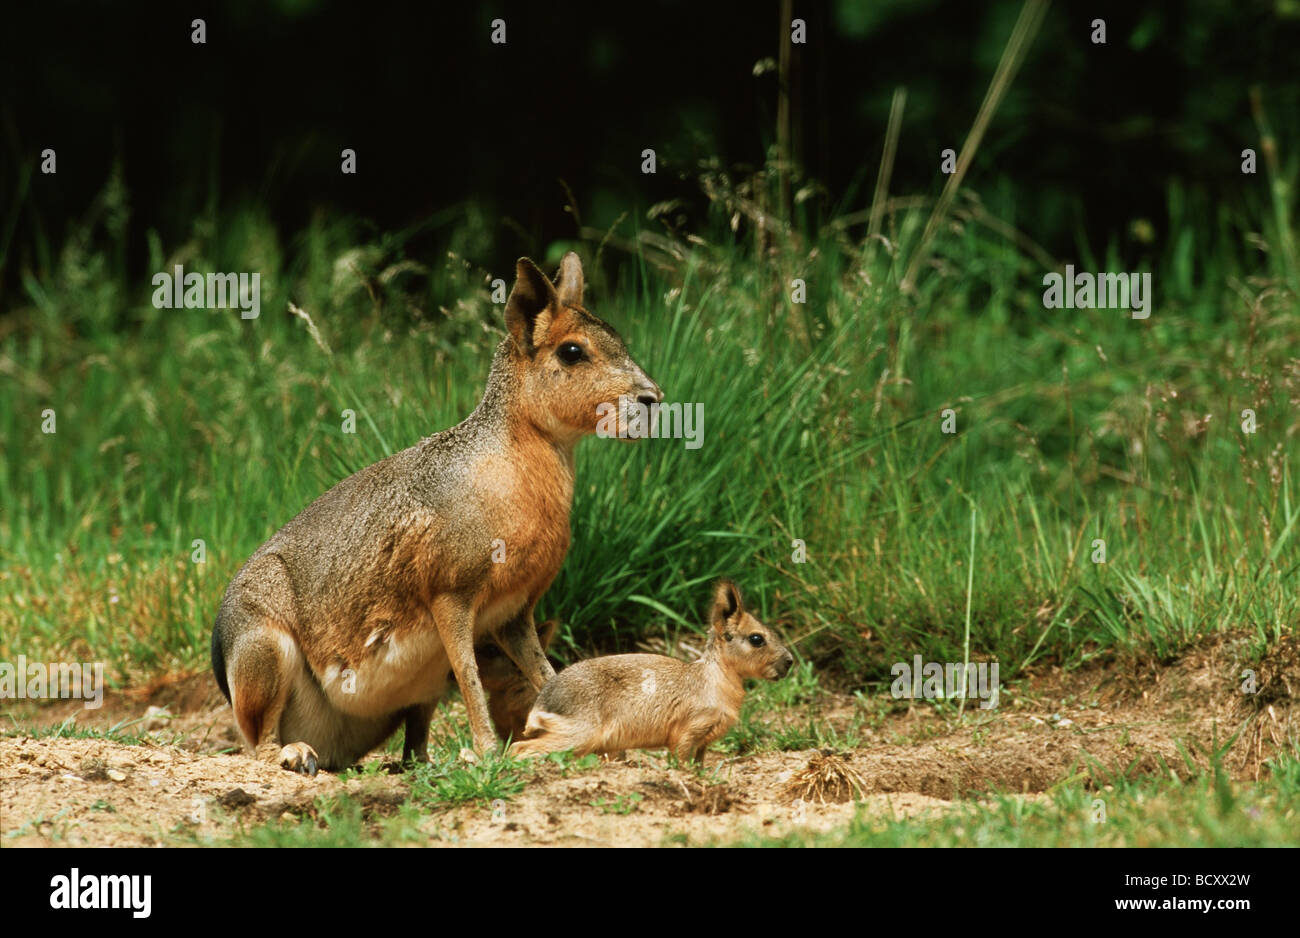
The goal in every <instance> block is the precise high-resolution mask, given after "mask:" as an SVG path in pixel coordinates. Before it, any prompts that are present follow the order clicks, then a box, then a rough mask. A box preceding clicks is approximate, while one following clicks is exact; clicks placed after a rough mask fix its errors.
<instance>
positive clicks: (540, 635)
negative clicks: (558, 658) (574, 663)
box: [537, 619, 560, 651]
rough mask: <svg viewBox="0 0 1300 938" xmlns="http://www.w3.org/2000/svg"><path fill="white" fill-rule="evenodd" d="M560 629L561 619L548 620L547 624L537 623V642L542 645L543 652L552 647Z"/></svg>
mask: <svg viewBox="0 0 1300 938" xmlns="http://www.w3.org/2000/svg"><path fill="white" fill-rule="evenodd" d="M559 629H560V620H559V619H547V620H546V621H545V622H539V623H537V640H538V641H539V642H541V643H542V651H546V649H548V648H550V647H551V642H552V641H553V640H554V639H555V633H556V632H558V631H559Z"/></svg>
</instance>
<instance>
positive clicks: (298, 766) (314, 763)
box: [280, 743, 320, 775]
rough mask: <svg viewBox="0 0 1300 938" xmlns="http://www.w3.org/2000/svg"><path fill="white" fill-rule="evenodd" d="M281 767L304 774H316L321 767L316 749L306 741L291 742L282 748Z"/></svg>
mask: <svg viewBox="0 0 1300 938" xmlns="http://www.w3.org/2000/svg"><path fill="white" fill-rule="evenodd" d="M280 767H281V768H283V769H288V770H289V771H291V772H301V773H303V774H304V775H315V774H316V772H317V770H318V769H319V768H320V760H319V759H318V758H317V756H316V750H315V749H312V748H311V746H308V745H307V744H306V743H290V744H289V745H287V746H285V747H284V748H283V749H281V750H280Z"/></svg>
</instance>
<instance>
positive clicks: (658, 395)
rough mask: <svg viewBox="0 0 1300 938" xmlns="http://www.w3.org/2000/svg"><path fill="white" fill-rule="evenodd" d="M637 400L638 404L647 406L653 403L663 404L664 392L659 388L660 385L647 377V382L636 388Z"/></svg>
mask: <svg viewBox="0 0 1300 938" xmlns="http://www.w3.org/2000/svg"><path fill="white" fill-rule="evenodd" d="M636 400H637V403H638V404H644V405H645V406H646V407H649V406H650V405H651V404H662V403H663V400H664V392H663V391H661V390H660V389H659V385H657V384H655V383H654V382H653V381H651V380H650V379H649V378H646V380H645V382H644V383H642V385H641V386H640V387H638V388H637V389H636Z"/></svg>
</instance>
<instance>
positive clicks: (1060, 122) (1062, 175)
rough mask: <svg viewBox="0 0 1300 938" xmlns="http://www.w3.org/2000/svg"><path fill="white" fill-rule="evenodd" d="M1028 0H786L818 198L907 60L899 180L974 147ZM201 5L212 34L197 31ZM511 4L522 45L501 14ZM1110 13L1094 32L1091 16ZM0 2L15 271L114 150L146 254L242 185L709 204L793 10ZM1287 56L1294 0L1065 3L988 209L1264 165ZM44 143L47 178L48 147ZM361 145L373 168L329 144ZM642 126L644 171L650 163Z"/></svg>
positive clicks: (861, 139) (544, 229)
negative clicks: (709, 189)
mask: <svg viewBox="0 0 1300 938" xmlns="http://www.w3.org/2000/svg"><path fill="white" fill-rule="evenodd" d="M1019 9H1020V2H1019V0H1007V2H991V3H971V2H968V0H928V2H927V0H919V2H883V0H878V2H850V0H837V2H836V0H816V2H812V0H796V2H795V4H794V14H795V16H798V17H802V18H804V19H805V20H806V21H807V23H808V37H809V38H808V44H807V45H806V46H803V47H795V61H794V64H795V73H794V88H793V93H794V96H795V122H796V134H797V142H798V156H799V158H800V160H801V163H802V165H803V166H804V167H805V168H806V171H807V173H808V174H809V175H810V176H811V177H813V178H815V179H817V180H819V181H820V182H821V183H823V184H824V186H825V191H826V197H825V198H823V199H814V200H812V202H810V203H808V207H809V211H810V213H811V220H812V221H814V222H815V221H816V220H818V219H819V218H824V217H826V216H828V215H829V214H832V213H836V212H841V211H850V210H861V209H864V208H865V207H866V206H867V204H868V201H869V198H870V192H871V186H872V183H873V181H874V177H875V172H876V167H877V164H878V161H879V156H880V148H881V142H882V139H883V136H884V128H885V123H886V119H887V115H888V110H889V101H890V95H891V92H892V89H893V88H894V87H895V86H897V85H903V86H906V88H907V90H908V95H909V97H908V106H907V111H906V117H905V120H904V123H903V128H902V138H901V144H900V149H899V155H898V164H897V168H896V170H895V176H894V183H893V186H892V187H891V188H892V191H893V192H895V193H897V192H920V193H930V194H932V193H935V192H937V191H938V188H939V186H940V185H941V183H942V178H941V177H940V175H939V173H938V163H939V151H940V150H942V149H943V148H944V147H948V146H951V147H953V148H954V149H960V146H961V142H962V140H963V139H964V137H965V134H966V131H967V129H968V128H969V125H970V122H971V120H972V119H973V117H974V115H975V112H976V110H977V109H978V107H979V103H980V101H981V99H982V97H983V95H984V92H985V89H986V87H987V84H988V81H989V78H990V76H991V75H992V73H993V70H994V68H995V66H996V63H997V60H998V57H999V55H1000V53H1001V51H1002V48H1003V45H1004V43H1005V41H1006V38H1007V36H1008V35H1009V33H1010V30H1011V26H1012V23H1013V22H1014V21H1015V18H1016V15H1017V13H1018V11H1019ZM196 16H202V17H204V18H205V19H206V21H207V28H208V41H207V44H206V45H201V46H200V45H193V44H191V42H190V21H191V20H192V19H193V18H194V17H196ZM497 16H501V17H503V18H504V19H505V20H506V21H507V24H508V25H507V29H508V42H507V44H506V45H505V46H498V45H493V44H491V43H490V42H489V32H490V27H489V23H490V22H491V20H492V19H494V18H495V17H497ZM1094 17H1102V18H1105V19H1106V21H1107V27H1108V39H1109V42H1108V44H1107V45H1105V46H1097V45H1092V44H1091V43H1090V42H1089V41H1088V34H1089V32H1090V26H1089V24H1090V22H1091V20H1092V19H1093V18H1094ZM5 19H6V25H5V36H4V39H3V54H2V55H0V69H2V70H3V82H4V99H3V105H2V108H0V157H2V158H3V163H4V165H3V174H2V175H0V183H2V186H3V187H2V188H0V199H2V200H3V203H2V204H0V224H3V225H4V228H3V229H2V230H0V238H3V240H2V241H0V245H3V246H4V250H3V260H2V261H0V298H3V297H4V296H5V295H6V294H8V293H9V292H10V291H12V290H14V289H16V288H18V287H19V286H20V284H19V278H18V276H17V274H18V271H20V270H23V269H33V268H34V269H35V272H36V273H37V274H38V275H39V274H40V272H41V271H40V267H41V266H42V264H43V263H47V262H48V256H50V255H51V254H53V253H55V252H57V248H58V245H59V244H60V242H61V240H62V239H63V237H64V236H65V233H66V230H67V228H68V226H69V224H70V220H71V219H75V218H76V217H77V216H79V215H80V214H81V213H84V212H85V211H86V208H87V206H88V205H89V204H90V203H91V201H92V200H93V198H94V196H95V194H96V193H97V192H99V191H100V190H101V189H102V187H103V186H104V184H105V182H106V180H107V179H108V178H109V175H110V172H111V169H112V167H113V165H114V163H115V161H120V165H121V169H122V172H123V179H124V182H125V185H126V190H127V193H128V196H129V201H130V215H129V220H128V221H127V225H128V226H129V228H128V232H127V234H128V237H127V239H126V240H127V244H128V245H129V247H128V252H129V256H128V257H127V259H126V263H127V264H128V266H129V267H130V269H132V270H135V269H136V268H140V272H141V273H143V266H144V263H145V260H146V255H145V238H144V233H145V232H146V231H147V230H149V229H155V230H156V231H157V232H158V234H159V235H160V236H161V239H162V243H164V244H173V243H175V242H176V241H177V240H179V239H183V238H185V237H186V236H187V234H188V233H189V232H190V230H191V228H192V226H193V224H194V220H195V218H196V216H198V215H199V214H200V213H203V212H204V211H209V212H212V211H213V210H215V214H216V215H218V216H219V215H220V211H221V210H222V209H225V208H233V207H234V206H237V205H239V204H241V203H245V204H246V203H247V202H249V201H253V202H256V203H257V204H259V205H261V206H262V207H263V208H264V209H265V211H266V212H268V213H269V214H270V216H271V218H272V219H273V220H274V221H275V222H276V223H277V225H278V226H279V228H280V230H281V231H282V232H285V233H289V234H291V233H293V232H295V231H297V230H299V229H300V228H301V227H302V226H303V225H304V223H305V222H306V221H307V219H308V218H309V217H310V216H311V215H312V213H313V212H317V211H320V210H328V211H335V212H342V213H349V214H355V215H357V216H360V217H363V218H366V219H370V220H372V221H373V222H374V223H375V224H376V225H377V226H378V227H379V228H380V229H384V230H388V229H394V228H400V227H404V226H407V225H411V224H413V223H416V222H420V221H422V220H426V219H428V218H429V217H430V216H433V215H435V214H438V213H442V216H441V217H442V222H443V225H444V228H445V226H447V225H454V223H455V221H456V219H457V218H458V217H459V216H460V215H462V214H463V213H464V211H465V210H466V206H467V205H470V204H473V205H474V206H476V207H477V209H478V210H480V211H482V212H484V213H487V215H488V217H490V218H491V219H493V220H494V223H497V224H499V225H500V227H499V229H498V231H497V234H498V235H499V237H497V238H496V239H495V244H494V246H493V248H492V250H493V251H494V252H495V253H496V254H497V255H498V256H495V257H490V258H481V259H479V260H480V261H481V262H483V263H493V264H500V263H503V262H505V261H507V260H508V259H509V258H511V257H513V256H515V255H517V254H518V253H520V251H521V250H529V249H532V248H534V247H535V246H536V243H537V242H538V240H541V241H543V242H544V241H545V240H549V239H554V238H563V237H571V236H572V235H573V233H574V222H573V220H572V218H571V216H570V215H568V214H567V213H566V212H565V210H564V205H565V202H566V200H567V197H566V194H565V191H564V188H563V186H562V184H561V182H560V180H564V181H565V182H567V183H568V185H569V186H570V187H571V189H572V191H573V193H574V196H575V198H576V201H577V205H578V208H579V210H580V212H581V213H582V215H583V221H584V223H585V224H588V225H595V226H606V225H609V224H611V223H613V221H614V220H615V219H616V218H617V217H618V216H619V215H620V214H621V213H622V212H624V211H628V212H630V216H629V217H631V218H633V219H636V220H638V221H639V222H640V223H641V224H645V216H644V210H645V209H646V208H647V207H648V206H649V205H651V204H652V203H654V202H657V201H660V200H663V199H667V198H671V197H681V198H683V199H684V200H686V211H687V213H688V215H689V214H690V213H691V212H692V211H694V212H695V213H697V214H698V213H699V212H701V211H702V210H703V205H704V199H703V197H702V196H701V194H700V191H699V187H698V185H697V183H696V182H695V173H696V172H697V170H698V162H699V161H700V160H701V159H705V158H709V157H716V158H718V159H720V160H721V162H722V164H723V165H724V166H736V165H737V164H747V165H750V166H753V165H758V164H761V163H762V161H763V159H764V155H765V153H766V152H767V150H768V148H769V147H770V146H771V144H772V142H773V137H774V128H775V115H776V99H777V77H776V73H775V70H769V71H768V72H767V73H766V74H763V75H760V76H757V77H756V76H755V75H754V65H755V63H756V62H758V61H759V60H761V59H763V58H766V57H773V58H774V57H775V56H776V55H777V53H778V42H779V37H780V32H779V31H780V30H781V29H783V28H784V27H782V26H781V24H780V23H779V22H778V20H779V4H778V3H775V2H764V3H705V2H699V0H692V2H659V3H647V4H635V5H633V4H613V3H566V4H542V3H488V4H481V5H469V4H464V5H462V4H434V3H427V4H413V5H409V6H405V5H403V6H398V5H393V4H386V3H375V2H372V3H356V2H352V0H274V2H267V3H260V2H259V3H253V2H231V3H226V4H202V5H193V4H178V3H174V2H152V3H134V4H132V3H127V4H122V3H110V2H102V3H66V2H44V3H30V4H27V3H25V4H18V5H14V6H11V7H10V8H9V9H7V10H6V14H5ZM1298 60H1300V3H1297V2H1296V0H1276V2H1247V3H1226V2H1211V0H1179V2H1169V3H1152V4H1146V3H1127V2H1120V3H1114V2H1088V3H1061V2H1057V3H1055V4H1053V6H1052V8H1051V10H1050V12H1049V14H1048V18H1047V21H1046V22H1045V24H1044V26H1043V28H1042V30H1041V31H1040V33H1039V35H1038V37H1037V39H1036V41H1035V43H1034V45H1033V47H1032V49H1031V51H1030V54H1029V58H1028V60H1027V62H1026V64H1025V66H1024V68H1023V70H1022V72H1021V74H1020V75H1019V77H1018V78H1017V80H1016V82H1015V84H1014V86H1013V87H1012V90H1011V92H1010V94H1009V95H1008V98H1007V100H1006V101H1005V102H1004V104H1003V106H1002V108H1001V109H1000V111H999V112H998V114H997V116H996V118H995V120H994V123H993V125H992V127H991V129H990V132H989V134H988V136H987V138H986V140H985V143H984V145H983V146H982V148H981V149H980V151H979V153H978V157H977V160H976V163H975V166H974V167H973V170H972V172H971V174H970V175H969V176H968V184H969V185H970V186H971V187H973V188H975V189H977V190H981V191H987V190H991V189H993V188H996V186H997V185H1001V187H1002V188H1001V189H1000V190H999V191H1000V192H1001V193H1002V197H1001V202H1000V203H999V205H998V209H999V210H1000V213H1001V214H1003V216H1004V217H1006V216H1011V217H1009V218H1007V220H1008V221H1011V222H1013V223H1014V224H1016V225H1017V226H1018V227H1020V228H1022V229H1023V230H1025V231H1027V232H1028V233H1029V234H1030V235H1031V236H1032V237H1033V238H1035V239H1036V240H1038V241H1039V242H1040V243H1042V244H1043V245H1045V246H1046V247H1047V248H1048V249H1049V250H1051V251H1053V252H1054V253H1056V254H1058V255H1060V256H1064V255H1068V254H1069V253H1070V252H1071V250H1072V248H1075V247H1077V246H1078V244H1079V243H1080V241H1081V240H1082V239H1086V240H1087V241H1089V242H1090V243H1093V244H1096V245H1101V244H1104V243H1105V242H1107V241H1108V240H1110V239H1112V238H1114V239H1117V241H1118V246H1119V248H1120V250H1121V252H1124V251H1126V250H1127V248H1128V246H1127V239H1128V237H1129V231H1130V228H1131V224H1132V222H1133V221H1134V220H1135V219H1137V218H1151V219H1154V220H1155V221H1156V224H1157V228H1158V227H1159V222H1160V220H1161V219H1162V217H1163V214H1164V211H1165V208H1164V206H1165V204H1166V200H1167V198H1168V191H1167V190H1168V186H1169V183H1170V181H1171V180H1178V181H1179V182H1180V183H1184V184H1186V185H1188V186H1191V187H1193V188H1194V189H1196V190H1197V191H1200V192H1202V193H1204V194H1205V195H1206V197H1207V198H1209V199H1210V200H1211V201H1217V200H1226V201H1233V200H1236V199H1237V198H1239V197H1240V196H1241V195H1242V190H1243V189H1250V188H1254V187H1256V186H1257V185H1258V183H1257V181H1256V180H1254V179H1251V178H1250V177H1243V176H1242V175H1241V174H1240V172H1239V168H1238V167H1239V163H1240V156H1239V154H1240V151H1241V150H1242V148H1243V147H1245V146H1257V140H1258V133H1257V131H1256V129H1255V127H1254V125H1253V123H1252V121H1251V117H1250V109H1249V105H1248V95H1247V91H1248V88H1249V87H1250V86H1251V85H1252V84H1253V83H1260V84H1261V85H1262V86H1263V88H1264V92H1265V102H1266V104H1267V106H1268V107H1269V112H1270V114H1271V115H1272V116H1273V118H1274V122H1275V124H1277V125H1279V126H1278V128H1277V129H1279V130H1280V131H1283V132H1286V131H1289V130H1291V129H1293V128H1294V127H1295V123H1296V115H1297V113H1300V94H1298V91H1297V89H1298V88H1300V85H1298V84H1297V61H1298ZM1292 139H1294V137H1292ZM47 146H49V147H54V148H55V149H56V150H57V152H58V175H57V177H46V176H41V175H40V174H39V172H37V171H36V161H37V158H38V154H39V152H40V150H41V149H42V148H44V147H47ZM344 147H352V148H354V149H355V150H356V151H357V154H358V165H359V173H358V174H357V175H356V176H344V175H342V174H341V173H340V172H339V162H340V160H339V151H340V150H341V149H342V148H344ZM645 147H653V148H655V150H656V151H657V152H658V155H659V160H660V167H659V174H658V175H657V176H653V177H647V176H643V175H642V174H641V173H640V171H639V164H640V155H639V154H640V152H641V150H642V149H643V148H645ZM1284 152H1286V151H1285V150H1284ZM24 173H28V174H31V175H30V176H29V178H28V179H27V182H26V184H25V185H24V183H23V176H24ZM441 230H444V229H443V228H439V227H438V226H431V227H429V229H428V230H427V231H426V233H425V234H424V235H423V236H422V238H421V239H417V240H416V241H415V242H414V243H412V245H411V250H413V251H423V250H431V249H434V248H436V246H437V242H438V239H439V238H440V237H441V236H442V235H440V233H439V232H440V231H441Z"/></svg>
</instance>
